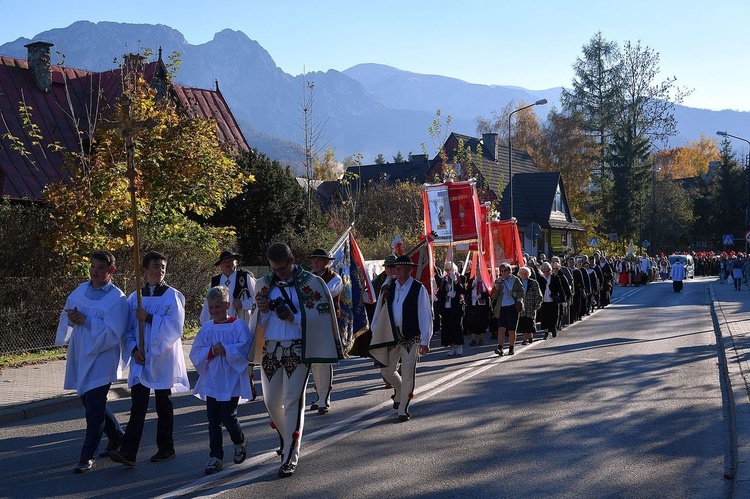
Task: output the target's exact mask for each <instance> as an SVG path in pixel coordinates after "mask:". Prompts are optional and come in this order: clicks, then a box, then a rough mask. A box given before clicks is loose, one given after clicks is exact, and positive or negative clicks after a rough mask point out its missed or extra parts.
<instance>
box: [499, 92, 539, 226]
mask: <svg viewBox="0 0 750 499" xmlns="http://www.w3.org/2000/svg"><path fill="white" fill-rule="evenodd" d="M546 103H547V99H540V100H538V101H536V102H535V103H533V104H529V105H528V106H523V107H519V108H518V109H516V110H515V111H511V113H510V114H509V115H508V177H509V181H508V186H509V188H510V218H511V219H512V218H513V148H512V147H511V145H510V142H511V140H510V135H511V133H510V119H511V118H512V117H513V115H514V114H516V113H517V112H518V111H523V110H524V109H528V108H530V107H534V106H541V105H544V104H546Z"/></svg>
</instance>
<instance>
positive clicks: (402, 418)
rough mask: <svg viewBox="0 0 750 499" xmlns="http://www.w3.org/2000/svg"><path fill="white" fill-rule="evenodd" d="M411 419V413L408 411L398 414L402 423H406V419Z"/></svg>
mask: <svg viewBox="0 0 750 499" xmlns="http://www.w3.org/2000/svg"><path fill="white" fill-rule="evenodd" d="M410 419H411V414H409V413H408V412H407V413H406V414H399V415H398V420H399V422H400V423H404V422H406V421H409V420H410Z"/></svg>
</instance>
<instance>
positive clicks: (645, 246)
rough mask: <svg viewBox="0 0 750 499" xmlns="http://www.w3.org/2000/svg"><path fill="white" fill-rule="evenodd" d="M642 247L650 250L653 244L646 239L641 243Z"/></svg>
mask: <svg viewBox="0 0 750 499" xmlns="http://www.w3.org/2000/svg"><path fill="white" fill-rule="evenodd" d="M641 246H643V247H644V248H648V247H649V246H651V243H650V242H649V241H648V239H644V240H643V242H642V243H641Z"/></svg>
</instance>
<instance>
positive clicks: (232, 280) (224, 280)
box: [200, 270, 255, 325]
mask: <svg viewBox="0 0 750 499" xmlns="http://www.w3.org/2000/svg"><path fill="white" fill-rule="evenodd" d="M236 284H237V271H236V270H235V271H234V272H232V273H231V274H230V275H229V277H227V276H225V275H224V274H221V277H220V278H219V286H226V287H227V288H229V315H230V316H232V317H238V318H240V319H242V320H243V321H245V322H247V323H248V324H251V325H252V321H253V320H254V318H251V317H250V316H251V314H252V312H253V305H254V304H255V279H254V278H253V277H252V276H250V275H249V274H248V283H247V289H248V291H249V293H248V295H247V296H245V295H242V296H240V298H241V299H240V301H241V302H242V310H237V309H235V308H234V298H233V296H234V287H235V285H236ZM209 320H211V314H209V313H208V302H207V301H206V300H205V299H204V300H203V309H201V315H200V321H201V324H203V323H204V322H206V321H209Z"/></svg>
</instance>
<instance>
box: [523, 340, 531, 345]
mask: <svg viewBox="0 0 750 499" xmlns="http://www.w3.org/2000/svg"><path fill="white" fill-rule="evenodd" d="M528 344H529V342H528V341H526V340H523V341H522V342H521V345H528Z"/></svg>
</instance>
